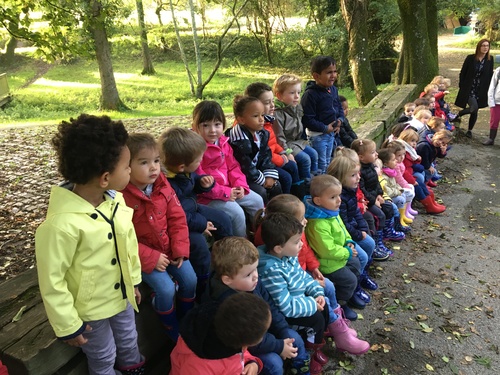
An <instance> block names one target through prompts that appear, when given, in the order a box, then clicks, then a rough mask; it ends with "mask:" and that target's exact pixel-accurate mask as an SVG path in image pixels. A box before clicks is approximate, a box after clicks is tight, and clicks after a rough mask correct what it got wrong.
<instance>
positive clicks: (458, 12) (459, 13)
mask: <svg viewBox="0 0 500 375" xmlns="http://www.w3.org/2000/svg"><path fill="white" fill-rule="evenodd" d="M479 1H480V0H437V3H436V4H437V7H438V10H439V13H440V15H441V16H442V17H443V18H444V17H446V16H449V15H454V16H455V17H457V18H458V19H465V18H468V17H469V14H470V13H471V12H472V11H473V10H474V9H476V8H477V7H478V3H479Z"/></svg>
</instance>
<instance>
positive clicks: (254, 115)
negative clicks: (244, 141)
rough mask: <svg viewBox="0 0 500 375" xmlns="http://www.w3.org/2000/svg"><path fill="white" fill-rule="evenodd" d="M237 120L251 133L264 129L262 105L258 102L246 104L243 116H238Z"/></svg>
mask: <svg viewBox="0 0 500 375" xmlns="http://www.w3.org/2000/svg"><path fill="white" fill-rule="evenodd" d="M237 120H238V123H240V124H242V125H244V126H245V127H246V128H247V129H248V130H250V132H252V133H255V132H256V131H259V130H262V128H263V127H264V104H262V102H261V101H260V100H259V101H254V102H251V103H248V105H247V106H246V108H245V111H244V112H243V115H241V116H238V118H237Z"/></svg>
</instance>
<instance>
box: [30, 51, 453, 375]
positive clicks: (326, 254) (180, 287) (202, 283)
mask: <svg viewBox="0 0 500 375" xmlns="http://www.w3.org/2000/svg"><path fill="white" fill-rule="evenodd" d="M311 73H312V76H313V79H314V80H313V81H310V82H308V83H307V85H306V91H305V93H304V95H303V96H302V98H301V97H300V93H301V86H302V83H301V80H300V79H299V78H298V77H297V76H294V75H291V74H285V75H283V76H281V77H279V78H278V79H277V80H276V81H275V82H274V85H273V87H272V88H271V87H270V86H268V85H266V84H264V83H255V84H252V85H250V86H248V87H247V89H246V90H245V93H244V95H242V96H237V97H236V98H235V100H234V105H233V110H234V116H235V121H234V124H232V126H231V127H227V124H226V116H225V114H224V112H223V111H222V108H221V107H220V105H219V104H218V103H216V102H214V101H202V102H200V103H199V104H198V105H196V107H195V108H194V111H193V121H192V129H185V128H170V129H168V130H166V131H165V132H164V133H162V134H161V136H160V137H159V138H158V139H155V138H154V137H153V136H152V135H150V134H146V133H135V134H128V133H127V131H126V130H125V128H124V126H123V124H122V123H121V122H120V121H112V120H111V119H109V118H108V117H106V116H102V117H96V116H89V115H81V116H80V117H78V118H77V119H71V120H70V121H69V122H62V123H61V125H60V126H59V131H58V133H57V134H56V136H55V137H54V138H53V141H52V142H53V145H54V147H55V149H56V152H57V155H58V158H59V172H60V173H61V175H62V176H63V177H64V178H65V180H66V181H67V182H66V183H64V184H62V185H61V186H57V187H54V188H53V189H52V192H51V197H50V202H49V209H48V212H47V219H46V221H45V222H44V223H43V224H42V225H41V226H40V227H39V229H38V230H37V233H36V255H37V266H38V274H39V280H40V290H41V293H42V298H43V300H44V304H45V307H46V310H47V314H48V316H49V321H50V322H51V324H52V326H53V328H54V330H55V333H56V336H57V337H58V338H59V339H61V340H64V341H65V342H67V343H68V344H70V345H74V346H80V347H81V348H82V350H83V351H84V352H85V353H86V355H87V357H88V360H89V370H90V373H91V374H99V375H103V374H104V375H106V374H115V370H118V371H120V372H121V373H122V374H142V373H144V358H143V357H142V356H141V354H140V353H139V350H138V347H137V333H136V331H135V324H134V309H135V310H137V305H138V304H139V303H140V301H141V295H140V292H139V289H138V286H139V284H140V282H141V280H142V281H144V282H145V283H146V284H148V285H149V287H150V288H151V289H152V294H151V303H152V305H153V308H154V310H155V311H156V312H157V314H158V317H159V319H160V320H161V322H162V323H163V326H164V327H165V329H166V332H167V334H168V335H169V337H170V338H171V339H172V340H173V341H174V342H176V343H177V344H176V346H175V348H174V350H173V352H172V353H171V364H172V370H171V374H172V375H177V374H183V375H184V374H201V373H203V374H209V373H213V374H220V373H225V374H240V373H244V374H257V373H259V372H262V373H263V374H282V373H283V371H284V368H289V369H290V371H291V372H292V373H294V374H309V373H310V374H318V373H320V372H321V369H322V367H323V366H324V365H325V364H326V363H327V362H328V358H327V357H326V356H325V354H324V353H323V352H322V350H321V348H322V347H323V346H324V345H325V338H329V337H331V338H332V340H333V341H334V342H335V346H336V348H337V349H338V350H340V351H344V352H348V353H350V354H352V355H361V354H364V353H366V352H367V351H368V350H369V348H370V345H369V343H368V342H366V341H364V340H362V339H360V338H358V334H357V332H356V330H354V329H353V328H351V327H350V322H351V321H354V320H356V319H357V313H356V312H355V311H354V310H353V309H363V308H365V306H366V305H367V304H368V303H370V294H369V293H367V292H366V290H376V289H377V288H378V285H377V283H376V282H375V281H374V280H372V279H371V278H370V276H369V266H370V264H371V263H372V261H374V260H375V261H385V260H387V259H388V258H389V257H390V256H392V255H393V252H392V250H390V249H389V248H388V247H387V246H386V243H385V242H384V241H387V240H389V241H401V240H403V239H404V238H405V233H408V232H409V231H410V227H409V224H411V222H412V219H413V218H414V215H416V214H417V211H415V210H413V209H412V207H411V204H412V201H414V200H418V201H420V202H421V203H422V204H423V205H424V207H425V209H426V211H427V212H428V213H440V212H443V211H444V209H445V207H444V206H442V205H439V204H438V203H437V202H436V201H435V198H434V194H433V192H432V189H431V188H430V187H429V183H431V182H432V180H433V179H435V178H436V175H437V170H436V168H435V167H434V166H433V164H432V163H433V162H434V159H435V158H436V157H442V156H444V155H445V154H446V150H447V144H448V142H449V140H450V139H451V133H449V132H448V131H447V130H439V129H438V128H437V126H438V125H443V121H441V122H440V121H435V123H436V124H438V125H436V128H434V127H432V126H433V125H432V122H431V121H427V122H422V124H423V128H424V130H423V131H422V132H421V139H420V141H419V134H418V133H417V130H421V129H416V130H415V129H414V128H413V127H412V125H411V122H409V123H403V124H402V125H401V126H399V125H398V126H396V127H395V129H396V130H395V131H394V132H393V136H392V137H391V139H390V140H388V141H387V142H386V143H385V144H384V145H383V146H382V149H381V150H379V151H378V153H377V150H376V144H375V143H374V142H373V141H371V140H368V139H357V136H356V134H355V133H354V131H353V130H352V128H351V127H350V125H349V123H348V121H347V119H346V118H345V115H346V114H347V110H348V106H347V101H346V100H345V98H341V97H339V96H338V92H337V89H336V87H335V86H334V83H335V80H336V78H337V70H336V63H335V60H333V59H332V58H331V57H326V56H319V57H317V58H315V59H314V60H313V62H312V65H311ZM433 131H436V132H435V133H434V134H433ZM332 156H333V158H332ZM378 163H380V164H378ZM251 241H253V242H251ZM195 305H196V306H195ZM221 369H225V370H224V371H222V370H221Z"/></svg>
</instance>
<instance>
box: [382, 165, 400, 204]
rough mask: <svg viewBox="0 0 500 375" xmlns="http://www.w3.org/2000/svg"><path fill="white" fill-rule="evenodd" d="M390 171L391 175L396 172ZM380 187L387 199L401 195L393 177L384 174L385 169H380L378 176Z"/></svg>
mask: <svg viewBox="0 0 500 375" xmlns="http://www.w3.org/2000/svg"><path fill="white" fill-rule="evenodd" d="M392 171H393V173H395V172H396V171H395V170H394V169H393V170H392ZM380 186H382V189H383V190H384V194H386V195H387V196H388V197H389V199H392V198H394V197H397V196H400V195H401V190H402V188H401V186H399V185H398V183H397V182H396V179H395V178H394V177H391V176H389V175H388V174H387V173H386V171H385V168H383V169H382V175H381V176H380ZM384 199H386V197H384ZM386 200H387V199H386Z"/></svg>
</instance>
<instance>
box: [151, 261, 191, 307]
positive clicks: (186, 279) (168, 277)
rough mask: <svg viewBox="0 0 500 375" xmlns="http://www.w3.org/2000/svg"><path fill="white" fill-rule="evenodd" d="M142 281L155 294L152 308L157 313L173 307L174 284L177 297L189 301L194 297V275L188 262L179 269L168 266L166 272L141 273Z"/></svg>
mask: <svg viewBox="0 0 500 375" xmlns="http://www.w3.org/2000/svg"><path fill="white" fill-rule="evenodd" d="M142 280H143V281H144V282H145V283H147V284H148V285H149V286H150V287H151V288H152V289H153V291H154V292H155V298H154V304H155V305H154V308H155V309H156V310H157V311H162V312H163V311H169V310H171V309H172V307H173V306H174V296H175V282H174V280H175V281H176V282H177V285H178V286H179V290H178V292H177V295H178V296H179V297H181V298H186V299H191V298H194V297H195V295H196V282H197V280H196V274H195V273H194V270H193V267H191V263H189V260H185V261H184V262H183V263H182V266H181V268H177V266H168V267H167V270H166V272H160V271H157V270H153V272H151V273H146V272H143V273H142Z"/></svg>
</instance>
